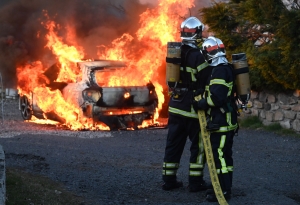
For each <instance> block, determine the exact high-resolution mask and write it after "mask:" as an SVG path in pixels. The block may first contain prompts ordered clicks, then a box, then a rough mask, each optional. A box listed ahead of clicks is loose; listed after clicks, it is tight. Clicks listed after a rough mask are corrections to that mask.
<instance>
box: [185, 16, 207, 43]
mask: <svg viewBox="0 0 300 205" xmlns="http://www.w3.org/2000/svg"><path fill="white" fill-rule="evenodd" d="M203 30H204V24H203V23H202V22H201V21H200V20H199V19H198V18H196V17H193V16H191V17H189V18H187V19H186V20H184V21H183V22H182V23H181V26H180V38H181V39H182V40H183V41H196V40H197V39H201V38H202V31H203Z"/></svg>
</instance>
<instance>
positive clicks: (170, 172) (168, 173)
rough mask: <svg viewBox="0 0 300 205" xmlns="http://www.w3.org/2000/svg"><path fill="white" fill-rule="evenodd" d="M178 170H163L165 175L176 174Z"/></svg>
mask: <svg viewBox="0 0 300 205" xmlns="http://www.w3.org/2000/svg"><path fill="white" fill-rule="evenodd" d="M176 173H177V171H176V170H163V171H162V174H163V175H168V176H173V175H176Z"/></svg>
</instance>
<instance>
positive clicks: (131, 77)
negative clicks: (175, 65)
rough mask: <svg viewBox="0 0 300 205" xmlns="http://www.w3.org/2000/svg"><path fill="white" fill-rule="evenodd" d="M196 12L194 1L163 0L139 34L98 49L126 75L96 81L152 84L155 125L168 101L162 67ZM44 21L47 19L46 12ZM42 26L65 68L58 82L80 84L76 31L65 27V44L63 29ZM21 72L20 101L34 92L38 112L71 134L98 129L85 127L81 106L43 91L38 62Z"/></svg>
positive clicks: (145, 15)
mask: <svg viewBox="0 0 300 205" xmlns="http://www.w3.org/2000/svg"><path fill="white" fill-rule="evenodd" d="M193 6H194V0H159V4H158V6H157V8H155V9H147V10H146V11H145V12H143V13H142V14H141V15H140V20H139V23H140V27H139V29H138V31H137V32H136V33H135V34H129V33H124V34H123V35H122V36H121V37H120V38H117V39H115V40H114V41H113V42H112V43H111V46H103V45H100V46H98V57H99V58H100V59H111V60H124V61H126V62H128V68H127V69H124V70H118V72H115V73H114V74H103V73H102V74H99V75H97V76H96V77H97V78H98V79H101V80H102V81H103V79H107V81H106V82H105V85H106V86H120V85H123V86H136V85H145V84H147V83H149V82H152V83H153V84H154V86H155V90H156V92H157V94H158V97H159V106H158V109H157V111H156V114H155V119H153V120H154V121H155V120H156V119H157V118H158V113H159V111H160V110H161V109H162V104H163V103H164V101H165V99H164V95H163V89H164V87H166V85H164V84H165V81H164V80H161V79H164V75H165V72H164V68H163V67H164V65H165V57H166V45H167V42H169V41H179V25H180V23H181V21H182V17H183V16H185V15H187V13H188V9H189V8H191V7H193ZM45 16H47V17H48V14H47V12H46V11H45ZM48 18H49V17H48ZM42 24H43V25H44V27H45V28H46V29H47V31H48V33H47V35H46V39H47V44H46V46H45V47H46V48H48V49H50V50H51V51H52V53H53V54H54V55H55V56H56V58H57V60H58V61H59V63H60V64H61V69H60V70H59V73H58V77H57V79H56V82H66V83H70V82H76V79H78V78H80V76H79V75H80V74H79V70H78V68H77V66H76V62H78V61H80V60H81V59H83V58H84V49H83V48H82V47H80V46H79V45H77V44H76V40H74V39H75V34H74V32H73V31H72V27H70V26H68V27H66V29H67V32H66V33H67V35H66V38H65V39H64V38H63V37H60V36H59V35H58V33H57V31H58V30H60V29H62V28H61V27H60V25H57V24H56V23H55V22H54V21H51V20H48V21H47V22H43V23H42ZM38 35H39V32H38ZM66 41H67V42H66ZM162 68H163V69H162ZM17 70H18V89H19V93H21V95H23V94H26V95H28V94H29V92H30V91H32V92H34V94H35V95H36V96H37V103H38V105H39V107H40V108H41V109H42V110H43V111H44V112H45V113H50V112H54V113H55V115H57V116H58V117H59V118H60V119H62V121H63V122H64V123H65V124H66V125H67V126H68V127H69V128H70V129H73V130H77V129H82V128H83V127H84V128H88V129H94V127H95V125H92V124H93V123H92V122H90V121H89V120H88V119H85V120H84V121H82V120H80V119H79V116H80V108H78V106H76V105H74V104H72V103H69V102H66V101H65V100H64V98H63V97H62V93H61V92H60V91H58V90H54V91H52V90H50V89H49V88H47V87H46V86H45V85H46V84H48V83H49V81H48V79H47V77H45V75H44V74H43V72H44V71H45V70H46V69H45V68H44V67H43V65H42V63H41V62H40V61H36V62H33V63H31V64H28V65H25V66H22V67H19V68H18V69H17ZM101 75H102V76H101ZM103 75H105V76H103ZM29 76H30V77H29ZM53 102H55V103H53ZM149 123H150V122H149ZM146 124H147V123H146ZM142 126H145V125H144V124H143V125H142ZM98 129H107V127H105V126H102V125H101V126H99V127H98Z"/></svg>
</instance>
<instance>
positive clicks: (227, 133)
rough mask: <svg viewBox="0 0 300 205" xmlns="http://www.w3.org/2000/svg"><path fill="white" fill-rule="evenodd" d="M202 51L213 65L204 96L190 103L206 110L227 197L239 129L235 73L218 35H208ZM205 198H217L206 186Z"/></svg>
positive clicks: (220, 178) (214, 199)
mask: <svg viewBox="0 0 300 205" xmlns="http://www.w3.org/2000/svg"><path fill="white" fill-rule="evenodd" d="M202 53H203V54H204V56H205V59H206V60H207V61H208V63H209V67H212V68H213V69H212V73H211V76H210V78H209V80H208V81H207V85H206V90H205V93H204V97H203V98H202V99H201V100H200V101H194V103H193V104H194V108H195V110H205V112H206V116H207V119H208V120H207V121H208V122H207V130H208V131H209V132H210V142H211V146H212V152H213V155H214V162H215V166H216V169H217V173H218V178H219V181H220V186H221V189H222V191H223V193H224V197H225V199H229V198H230V196H231V186H232V172H233V159H232V144H233V137H234V135H235V133H236V131H237V129H238V124H237V112H236V110H235V109H234V108H235V101H234V97H233V85H234V75H233V70H232V68H231V66H230V65H229V64H228V61H227V59H226V56H225V54H226V53H225V47H224V44H223V42H222V41H221V40H220V39H218V38H215V37H208V38H207V39H206V40H205V41H204V42H203V44H202ZM206 200H207V201H210V202H216V201H217V198H216V195H215V193H214V191H213V190H207V192H206Z"/></svg>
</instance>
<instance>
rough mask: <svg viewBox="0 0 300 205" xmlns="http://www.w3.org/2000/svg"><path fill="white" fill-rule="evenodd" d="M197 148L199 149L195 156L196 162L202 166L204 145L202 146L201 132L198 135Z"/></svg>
mask: <svg viewBox="0 0 300 205" xmlns="http://www.w3.org/2000/svg"><path fill="white" fill-rule="evenodd" d="M198 138H199V140H198V148H199V154H198V156H197V162H198V164H202V165H203V164H204V145H203V140H202V136H201V132H199V133H198Z"/></svg>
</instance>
